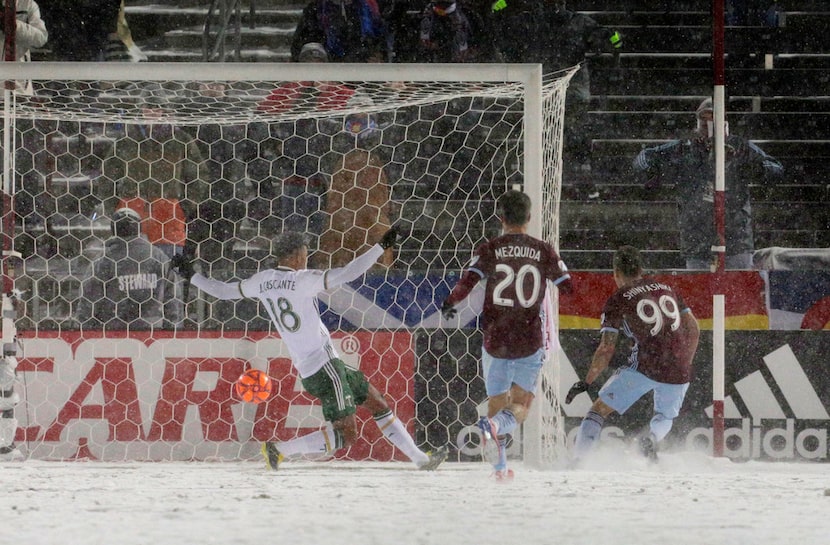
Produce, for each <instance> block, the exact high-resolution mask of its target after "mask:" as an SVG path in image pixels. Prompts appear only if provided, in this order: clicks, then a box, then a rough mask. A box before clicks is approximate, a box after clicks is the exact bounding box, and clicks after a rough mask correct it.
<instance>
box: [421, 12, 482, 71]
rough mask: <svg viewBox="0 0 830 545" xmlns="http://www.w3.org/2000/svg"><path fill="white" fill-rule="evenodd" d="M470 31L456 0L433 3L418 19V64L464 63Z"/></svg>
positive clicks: (468, 51)
mask: <svg viewBox="0 0 830 545" xmlns="http://www.w3.org/2000/svg"><path fill="white" fill-rule="evenodd" d="M471 34H472V28H471V26H470V21H469V20H468V19H467V15H466V14H465V13H464V10H463V9H462V8H461V5H460V4H459V3H458V2H457V1H456V0H436V1H434V2H430V3H429V4H428V5H427V6H426V8H424V11H423V14H422V15H421V27H420V43H421V59H420V60H421V62H465V61H467V60H468V59H470V57H471V51H470V35H471Z"/></svg>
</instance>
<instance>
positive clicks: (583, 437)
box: [574, 411, 605, 458]
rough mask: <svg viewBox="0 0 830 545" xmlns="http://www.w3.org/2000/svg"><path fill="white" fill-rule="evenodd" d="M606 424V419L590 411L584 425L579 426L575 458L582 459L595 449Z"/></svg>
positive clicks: (575, 443) (575, 444)
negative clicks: (595, 444)
mask: <svg viewBox="0 0 830 545" xmlns="http://www.w3.org/2000/svg"><path fill="white" fill-rule="evenodd" d="M604 423H605V418H603V417H602V415H601V414H599V413H597V412H594V411H588V414H586V415H585V418H583V419H582V424H580V425H579V432H577V434H576V441H575V442H574V457H575V458H582V457H583V456H584V455H585V454H586V453H587V452H588V451H590V450H591V448H593V446H594V443H596V441H597V438H598V437H599V432H601V431H602V425H603V424H604Z"/></svg>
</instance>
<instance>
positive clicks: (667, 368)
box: [600, 278, 692, 384]
mask: <svg viewBox="0 0 830 545" xmlns="http://www.w3.org/2000/svg"><path fill="white" fill-rule="evenodd" d="M684 312H690V310H689V307H687V306H686V303H684V302H683V298H682V297H681V296H680V294H679V293H677V292H675V291H674V290H673V289H672V288H671V286H668V285H666V284H663V283H661V282H657V281H655V280H654V279H650V278H642V279H639V280H637V281H636V282H635V283H634V284H629V285H627V286H625V287H622V288H620V289H618V290H617V291H616V292H615V293H614V295H612V296H611V297H610V298H609V299H608V301H607V302H606V303H605V308H604V309H603V311H602V320H601V322H602V323H601V326H600V327H601V331H612V332H619V331H622V332H623V333H624V334H625V335H626V336H627V337H629V338H630V339H632V340H633V341H634V342H635V346H634V348H633V349H632V350H631V355H630V356H629V358H628V363H629V365H630V367H631V368H633V369H636V370H638V371H639V372H641V373H642V374H644V375H645V376H647V377H648V378H650V379H652V380H656V381H657V382H663V383H668V384H685V383H687V382H689V381H691V379H692V361H691V359H692V358H691V357H690V355H689V353H688V348H687V346H686V345H685V344H684V342H683V338H682V336H681V335H678V334H676V332H677V331H678V329H679V328H680V321H681V320H680V316H681V314H683V313H684Z"/></svg>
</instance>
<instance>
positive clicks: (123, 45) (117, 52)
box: [104, 0, 147, 62]
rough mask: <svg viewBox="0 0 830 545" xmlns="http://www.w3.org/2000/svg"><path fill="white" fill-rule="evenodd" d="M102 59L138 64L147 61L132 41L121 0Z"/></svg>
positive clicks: (122, 0)
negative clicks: (114, 26)
mask: <svg viewBox="0 0 830 545" xmlns="http://www.w3.org/2000/svg"><path fill="white" fill-rule="evenodd" d="M104 58H105V59H106V60H107V61H115V62H140V61H146V60H147V55H145V54H144V52H143V51H141V48H139V47H138V46H137V45H136V44H135V42H134V41H133V34H132V31H130V27H129V25H128V24H127V17H126V15H125V13H124V0H121V8H120V9H119V10H118V21H117V24H116V28H115V29H114V30H113V32H112V33H110V35H109V37H108V42H107V45H106V50H105V53H104Z"/></svg>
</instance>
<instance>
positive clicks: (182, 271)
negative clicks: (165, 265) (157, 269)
mask: <svg viewBox="0 0 830 545" xmlns="http://www.w3.org/2000/svg"><path fill="white" fill-rule="evenodd" d="M170 266H171V267H172V268H173V270H174V271H175V272H176V274H178V275H179V276H181V277H182V278H184V279H185V280H190V278H191V277H192V276H193V274H194V271H193V262H192V261H190V259H189V258H187V257H185V255H184V254H176V255H174V256H173V258H172V259H171V260H170Z"/></svg>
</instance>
